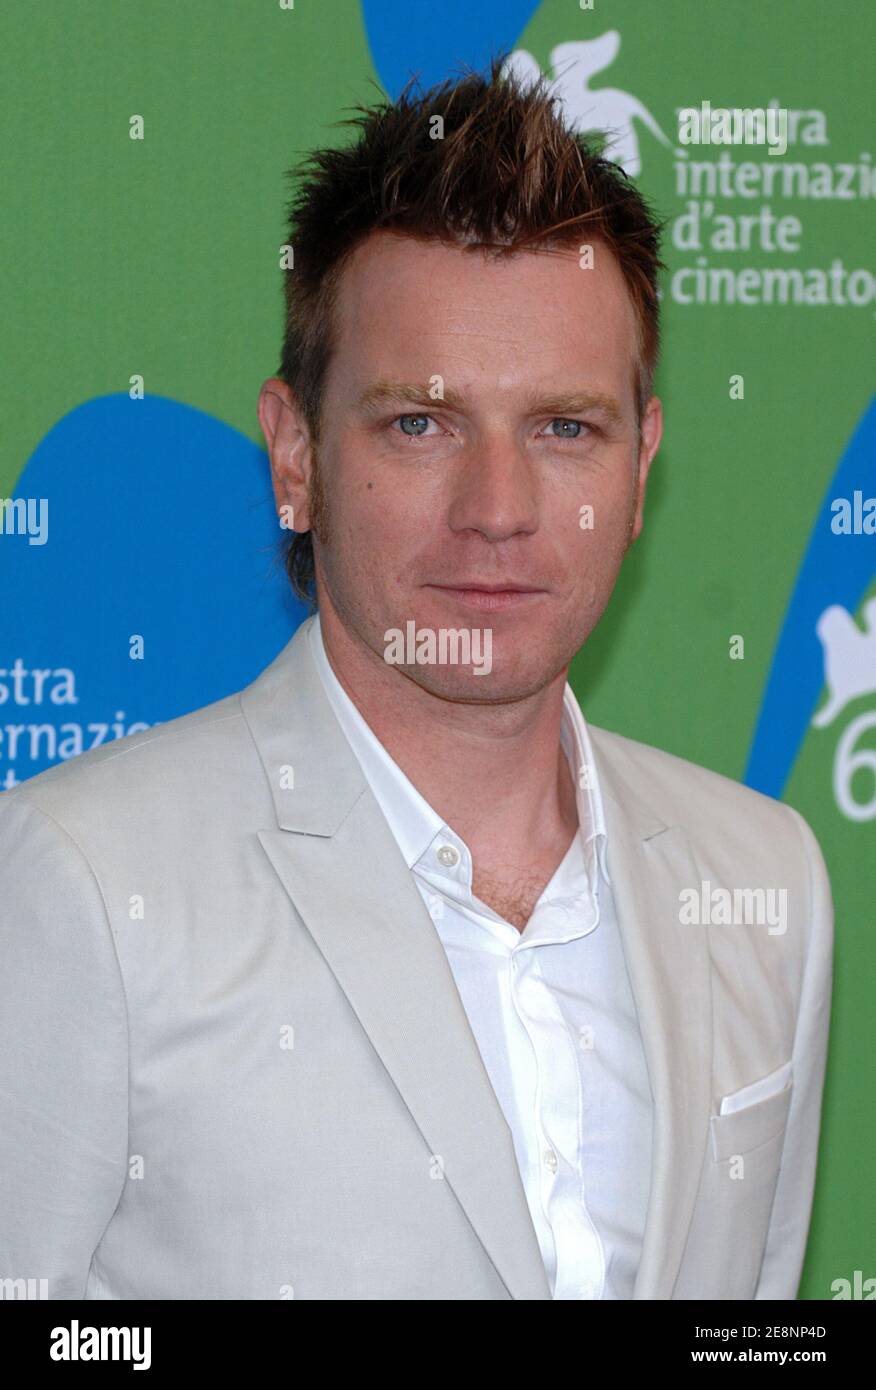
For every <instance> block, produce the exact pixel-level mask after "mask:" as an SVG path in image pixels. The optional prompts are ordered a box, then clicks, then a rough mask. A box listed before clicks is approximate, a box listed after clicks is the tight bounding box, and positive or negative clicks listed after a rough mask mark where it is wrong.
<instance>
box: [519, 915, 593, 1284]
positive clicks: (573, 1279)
mask: <svg viewBox="0 0 876 1390" xmlns="http://www.w3.org/2000/svg"><path fill="white" fill-rule="evenodd" d="M542 944H544V943H542ZM511 967H512V976H511V997H512V1001H513V1003H514V1007H515V1010H516V1012H517V1016H518V1018H519V1019H520V1022H521V1024H522V1026H523V1028H524V1029H525V1030H526V1033H527V1036H528V1038H529V1041H530V1044H531V1046H532V1052H533V1056H534V1059H535V1074H536V1085H535V1095H534V1098H533V1110H534V1113H533V1135H534V1142H535V1144H536V1146H537V1149H536V1154H535V1155H534V1159H535V1161H536V1162H537V1165H538V1175H539V1181H538V1189H539V1196H540V1198H541V1205H542V1210H543V1213H544V1218H545V1221H546V1222H547V1224H548V1226H549V1228H550V1230H551V1234H552V1236H553V1240H554V1250H555V1280H554V1292H553V1296H554V1298H555V1299H598V1298H600V1297H601V1296H602V1289H603V1284H604V1274H605V1257H604V1251H603V1246H602V1241H601V1239H600V1237H599V1233H598V1232H597V1230H596V1227H595V1226H594V1224H593V1221H592V1219H591V1217H590V1214H589V1212H588V1210H587V1204H586V1198H585V1191H584V1177H583V1174H582V1171H581V1160H580V1155H581V1140H582V1135H581V1114H582V1096H581V1074H580V1069H579V1059H578V1057H577V1054H576V1051H575V1044H574V1042H573V1040H572V1038H571V1036H570V1034H569V1030H568V1028H567V1026H566V1023H565V1020H564V1019H563V1016H562V1013H561V1011H560V1009H559V1007H558V1005H557V1003H556V1001H555V999H554V997H553V995H552V992H551V990H550V988H549V986H548V985H547V983H546V981H545V980H544V978H543V976H542V972H541V967H540V962H539V946H538V945H528V944H527V943H526V942H524V941H521V942H520V943H519V944H518V945H517V946H516V947H515V948H514V950H513V951H512V956H511Z"/></svg>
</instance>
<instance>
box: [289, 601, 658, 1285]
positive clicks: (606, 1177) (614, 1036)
mask: <svg viewBox="0 0 876 1390" xmlns="http://www.w3.org/2000/svg"><path fill="white" fill-rule="evenodd" d="M309 638H310V644H311V648H312V651H313V656H314V660H315V662H316V666H317V670H318V671H319V674H320V676H321V678H322V681H323V684H324V686H325V690H326V695H327V696H328V699H329V701H330V703H331V705H332V708H333V710H334V712H335V714H336V716H337V718H338V721H339V723H340V725H341V728H342V729H343V731H344V733H345V735H346V737H347V739H348V741H349V743H350V745H351V747H352V749H353V752H354V753H355V754H356V757H357V758H358V760H359V762H360V764H361V766H362V770H363V772H364V774H365V777H366V779H367V781H368V783H369V785H370V786H371V789H372V791H373V792H374V795H375V797H376V799H377V801H378V803H379V805H380V808H381V810H382V812H383V814H384V816H385V817H386V820H387V822H388V824H389V827H390V829H391V831H392V833H393V835H394V837H395V840H396V842H397V844H398V846H399V849H400V851H401V853H402V855H403V857H404V860H405V863H406V864H407V866H408V868H409V870H410V871H411V873H412V874H413V877H414V881H415V883H416V885H417V888H418V889H419V891H420V894H421V896H422V898H423V901H424V902H425V904H426V907H427V908H428V910H429V913H430V915H431V917H432V920H433V922H434V924H435V930H436V931H437V933H438V935H439V936H440V938H441V941H442V943H443V945H444V949H445V951H446V953H447V958H448V961H449V964H450V967H451V970H452V972H453V977H454V980H455V982H456V987H457V989H458V991H459V995H460V998H461V1000H462V1003H463V1006H464V1008H465V1011H466V1014H467V1015H468V1019H469V1023H470V1025H471V1029H472V1033H473V1034H474V1037H475V1041H476V1042H477V1045H478V1048H479V1050H480V1054H481V1057H482V1059H483V1063H484V1066H485V1068H486V1071H487V1074H488V1076H489V1078H490V1081H491V1083H492V1086H493V1090H494V1091H495V1093H496V1097H497V1099H498V1101H499V1104H500V1106H501V1108H502V1111H503V1113H504V1115H505V1118H506V1120H507V1122H508V1125H509V1127H510V1129H511V1133H512V1135H513V1139H514V1150H515V1154H516V1157H517V1164H518V1167H519V1169H520V1176H521V1180H522V1182H523V1187H524V1191H525V1193H526V1200H527V1203H528V1205H529V1211H530V1214H531V1217H532V1222H533V1226H534V1227H535V1232H536V1235H537V1237H538V1243H539V1246H540V1249H541V1254H542V1259H543V1261H544V1266H545V1270H546V1273H547V1277H548V1282H549V1284H550V1287H551V1291H552V1296H553V1297H554V1298H555V1299H582V1298H588V1299H589V1298H593V1299H596V1298H607V1299H629V1298H632V1294H633V1285H634V1282H635V1277H636V1270H637V1268H638V1262H639V1257H640V1254H641V1246H642V1235H643V1232H644V1226H645V1213H646V1209H647V1202H648V1187H649V1181H650V1170H651V1121H652V1099H651V1090H650V1085H649V1081H648V1072H647V1068H646V1063H645V1055H644V1051H643V1048H642V1041H641V1036H640V1033H639V1027H638V1019H637V1015H636V1007H635V1003H634V1000H633V996H632V991H631V988H630V982H629V977H628V975H627V969H626V963H625V959H624V954H623V947H622V943H621V938H620V932H619V929H618V924H617V920H616V917H615V910H614V902H613V898H612V893H611V883H610V880H609V877H608V869H607V865H606V846H607V835H606V830H605V822H604V816H603V808H602V798H601V795H600V791H599V786H598V780H597V777H596V770H595V765H594V762H593V757H592V753H591V747H590V739H589V735H588V733H587V726H586V724H585V721H584V717H583V715H582V714H581V710H580V708H579V706H578V702H577V700H576V699H575V696H574V693H573V691H572V689H571V686H569V685H568V684H567V685H566V689H565V693H564V697H563V716H562V722H561V730H560V740H561V744H562V747H563V750H564V752H565V754H566V757H567V759H568V760H569V767H570V769H571V772H572V778H573V782H574V784H575V786H576V788H577V789H578V790H577V802H578V819H579V833H578V834H577V835H576V836H575V838H574V840H573V841H572V844H571V845H570V847H569V850H568V852H567V853H566V856H565V858H564V859H563V861H562V863H561V864H560V865H559V867H558V868H557V870H556V872H555V873H554V875H553V878H552V879H551V881H550V883H548V885H547V887H546V888H545V889H544V892H543V893H542V894H541V897H540V898H539V899H538V902H537V903H536V905H535V908H534V910H533V913H532V916H531V917H530V919H529V921H528V923H527V925H526V928H525V930H524V931H523V932H522V933H521V932H519V931H518V930H517V928H516V927H514V926H512V925H511V924H510V923H509V922H507V921H505V919H504V918H503V917H500V916H499V915H498V913H496V912H494V911H493V910H492V908H490V907H489V906H488V905H487V904H486V903H483V902H481V901H480V899H479V898H476V897H475V896H474V894H473V893H472V859H471V854H470V852H469V849H468V847H467V845H466V844H465V842H464V841H463V840H462V839H460V837H459V836H458V835H457V834H456V833H455V832H454V831H453V830H452V829H451V827H450V826H448V825H447V824H445V822H444V821H443V820H442V819H441V817H440V816H439V815H438V814H437V812H435V811H434V810H433V809H432V807H431V806H430V805H429V804H428V802H427V801H426V800H425V799H424V798H423V797H422V796H421V795H420V793H419V792H418V791H417V789H416V788H415V787H414V786H413V785H412V783H411V782H410V781H409V780H408V778H407V777H406V776H405V774H404V773H403V772H402V770H401V768H400V767H399V766H398V765H397V764H396V763H395V762H394V761H393V759H392V758H391V757H390V756H389V754H388V753H387V751H386V749H385V748H384V747H383V745H382V744H381V743H380V741H379V740H378V739H377V738H376V737H375V735H374V733H373V732H372V730H371V729H370V728H369V726H368V724H366V722H365V720H364V719H363V717H362V715H361V714H360V713H359V710H358V709H357V708H356V705H355V704H354V703H353V701H352V700H351V699H350V697H349V696H348V695H347V693H346V691H345V690H344V688H343V686H342V685H341V684H340V682H339V680H338V678H337V676H336V675H335V673H334V671H333V670H332V668H331V665H330V663H329V660H328V657H327V655H326V652H325V646H324V644H323V640H322V632H321V629H320V623H319V616H318V615H317V616H316V618H315V620H314V622H313V623H312V624H311V627H310V632H309ZM581 768H586V769H588V770H589V776H588V777H586V778H579V769H581ZM582 780H583V781H585V782H586V783H589V785H585V786H584V787H581V785H580V782H581V781H582ZM600 880H601V881H600Z"/></svg>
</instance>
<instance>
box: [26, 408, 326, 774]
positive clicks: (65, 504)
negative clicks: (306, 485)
mask: <svg viewBox="0 0 876 1390" xmlns="http://www.w3.org/2000/svg"><path fill="white" fill-rule="evenodd" d="M15 496H16V497H24V498H47V499H48V501H49V508H48V523H49V524H48V541H47V543H46V544H45V545H29V544H28V540H27V538H26V537H25V536H22V535H14V536H10V535H5V536H3V538H2V541H0V592H2V594H3V620H2V630H3V650H2V655H0V666H2V667H6V668H8V667H9V666H11V665H12V663H13V661H14V660H15V658H16V657H18V658H20V659H21V662H22V667H23V668H24V669H26V670H28V671H33V670H34V669H35V668H38V669H43V670H45V669H47V668H48V669H51V670H56V669H58V668H61V667H68V668H70V669H71V670H72V671H73V672H74V675H75V681H76V694H77V696H78V703H76V704H54V703H53V702H52V700H51V697H50V691H51V689H52V688H53V686H56V688H57V683H56V682H53V681H45V682H44V688H43V691H42V696H43V698H42V701H41V702H40V703H36V702H35V695H36V690H35V685H34V682H33V680H32V679H31V680H29V681H22V683H21V689H22V692H23V693H24V695H25V697H26V699H27V701H28V703H16V702H14V701H13V699H12V698H11V695H10V694H8V695H7V699H6V702H5V704H4V706H3V709H2V724H3V725H4V726H8V724H10V723H16V724H20V725H25V726H30V725H31V724H45V723H49V724H53V725H55V726H56V727H57V728H58V729H59V730H60V726H61V725H63V724H64V723H65V722H68V721H74V722H75V723H78V724H80V725H82V726H87V725H88V724H90V723H97V724H103V723H107V722H112V721H113V720H114V718H115V716H116V714H117V712H123V714H124V724H125V728H126V731H127V728H128V727H129V726H130V724H131V723H135V722H136V723H146V724H153V723H156V722H159V721H166V720H168V719H172V718H174V717H175V716H176V715H179V714H185V713H188V712H189V711H190V710H192V709H195V708H197V707H198V706H199V705H204V704H207V703H209V702H211V701H213V700H218V699H221V698H222V697H223V696H225V695H229V694H231V693H232V692H233V691H235V690H239V689H240V688H241V687H242V686H244V685H246V684H248V683H249V682H250V681H251V680H253V679H254V678H255V676H257V675H258V673H259V671H261V670H262V668H263V667H264V666H266V665H267V664H268V663H269V662H270V661H271V660H272V658H273V657H274V656H275V655H276V654H277V652H278V651H279V650H280V649H281V647H282V646H283V645H284V644H285V643H286V642H287V641H288V640H289V638H290V637H291V635H292V633H293V632H294V630H295V628H296V627H297V626H298V624H299V622H300V621H301V620H302V618H303V617H304V616H306V611H307V610H306V609H305V607H304V606H303V605H302V604H300V603H298V601H297V600H296V599H295V597H294V595H293V594H292V592H291V590H290V589H289V585H288V582H287V580H286V577H285V572H284V570H283V565H282V558H281V557H280V545H281V542H282V539H283V537H284V536H286V537H288V534H289V533H288V532H283V531H281V530H280V528H279V525H278V522H277V515H276V508H275V505H274V500H273V495H272V492H271V486H270V475H269V470H268V465H267V458H266V455H265V453H264V450H263V449H260V448H259V447H257V446H256V445H255V444H253V443H252V442H251V441H250V440H249V439H247V438H245V436H243V435H242V434H239V433H238V432H237V430H234V429H232V428H231V427H230V426H229V425H226V424H222V423H221V422H220V421H218V420H214V419H213V418H212V417H211V416H209V415H205V414H203V413H202V412H201V411H199V410H194V409H193V408H192V407H191V406H187V405H181V404H179V403H178V402H176V401H172V400H167V399H163V398H161V397H149V398H147V399H146V400H142V401H131V400H130V399H129V398H128V396H127V395H112V396H104V397H101V398H98V399H96V400H91V401H87V402H86V403H84V404H83V405H81V406H79V407H78V408H77V409H75V410H73V411H71V412H70V414H69V415H66V416H65V417H64V418H63V419H62V420H61V421H59V423H58V424H57V425H55V427H54V428H53V429H52V430H51V431H50V432H49V434H48V435H46V437H45V438H44V439H43V440H42V442H41V443H40V445H39V447H38V448H37V450H36V451H35V453H34V454H33V456H32V458H31V459H30V461H29V462H28V464H27V467H26V468H25V470H24V472H23V473H22V475H21V477H20V479H19V481H18V484H17V486H16V489H15ZM135 633H139V634H142V636H143V639H144V645H145V660H143V661H132V660H131V659H130V657H129V654H128V653H129V639H130V637H131V635H132V634H135ZM4 681H5V684H6V686H7V688H9V679H8V678H4ZM0 698H2V693H0ZM93 736H94V737H96V736H97V735H96V734H94V735H93ZM30 737H31V736H30V735H29V734H28V735H19V736H18V741H19V746H18V750H17V752H18V755H19V756H18V757H13V758H10V757H9V751H10V740H9V737H8V733H7V735H6V738H5V742H4V744H3V745H2V746H0V785H2V778H3V777H4V776H5V775H6V773H7V771H8V769H9V767H12V769H13V770H14V772H15V775H16V778H17V779H18V780H20V781H23V780H24V779H25V778H26V777H29V776H32V775H33V774H34V773H36V772H39V771H41V770H42V769H43V768H44V767H46V766H48V765H49V764H50V763H52V762H55V761H59V758H58V757H57V756H56V757H54V758H52V757H50V756H48V755H47V748H48V745H49V740H48V737H46V738H45V739H41V740H40V742H39V744H38V746H37V752H38V756H37V757H35V758H33V757H31V756H30V755H29V751H28V747H27V745H28V741H29V738H30ZM90 737H91V736H89V735H86V741H85V745H84V747H85V748H88V747H89V746H90V742H89V739H90ZM44 744H45V747H44V746H43V745H44ZM83 751H84V750H83Z"/></svg>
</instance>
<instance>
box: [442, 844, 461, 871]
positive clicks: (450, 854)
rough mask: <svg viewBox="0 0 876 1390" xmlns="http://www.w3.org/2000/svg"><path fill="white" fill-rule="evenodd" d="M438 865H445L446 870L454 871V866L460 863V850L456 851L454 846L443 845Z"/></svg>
mask: <svg viewBox="0 0 876 1390" xmlns="http://www.w3.org/2000/svg"><path fill="white" fill-rule="evenodd" d="M438 863H439V864H443V865H444V867H445V869H452V868H453V866H454V864H458V863H459V850H458V849H454V847H453V845H442V846H441V848H440V849H439V851H438Z"/></svg>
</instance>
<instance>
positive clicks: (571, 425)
mask: <svg viewBox="0 0 876 1390" xmlns="http://www.w3.org/2000/svg"><path fill="white" fill-rule="evenodd" d="M554 425H561V426H562V428H563V431H564V432H563V433H562V434H558V435H557V436H556V438H557V439H577V438H578V435H579V434H580V432H581V430H582V428H583V425H582V422H581V421H580V420H564V419H562V418H560V417H558V418H557V419H556V420H551V429H553V427H554ZM569 430H571V431H572V433H571V434H570V433H568V431H569Z"/></svg>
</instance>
